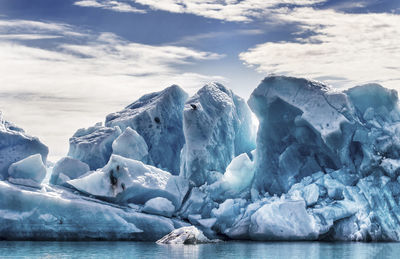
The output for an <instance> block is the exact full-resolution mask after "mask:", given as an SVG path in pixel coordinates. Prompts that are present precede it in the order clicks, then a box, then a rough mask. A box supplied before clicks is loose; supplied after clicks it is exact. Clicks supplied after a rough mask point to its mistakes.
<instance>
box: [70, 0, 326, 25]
mask: <svg viewBox="0 0 400 259" xmlns="http://www.w3.org/2000/svg"><path fill="white" fill-rule="evenodd" d="M325 1H327V0H268V1H265V0H242V1H239V0H131V2H134V3H136V4H139V5H141V6H142V7H144V6H145V7H148V8H150V9H153V10H161V11H167V12H172V13H189V14H194V15H198V16H202V17H206V18H212V19H218V20H223V21H231V22H249V21H252V20H254V19H257V18H260V17H265V16H266V15H267V14H269V13H270V11H271V9H274V8H276V7H279V6H282V5H288V6H310V5H313V4H316V3H321V2H325ZM75 5H79V6H85V7H97V8H103V9H109V10H114V11H121V10H119V9H120V8H116V6H117V5H118V6H124V7H125V8H127V9H126V10H128V8H133V10H132V11H133V12H144V10H143V9H142V8H141V9H139V8H138V7H133V6H131V5H130V4H128V3H127V2H126V1H122V0H114V1H110V0H81V1H77V2H75ZM125 8H122V10H124V9H125Z"/></svg>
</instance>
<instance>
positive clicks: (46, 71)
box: [0, 21, 224, 155]
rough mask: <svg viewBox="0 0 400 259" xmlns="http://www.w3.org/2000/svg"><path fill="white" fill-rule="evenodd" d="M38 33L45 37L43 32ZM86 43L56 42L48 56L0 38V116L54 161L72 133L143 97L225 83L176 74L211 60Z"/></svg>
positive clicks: (124, 44) (166, 49)
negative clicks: (30, 136)
mask: <svg viewBox="0 0 400 259" xmlns="http://www.w3.org/2000/svg"><path fill="white" fill-rule="evenodd" d="M21 22H23V21H18V22H16V25H19V24H21ZM26 22H28V21H26ZM0 24H4V21H3V23H2V22H0ZM27 24H32V23H29V22H28V23H27ZM34 24H35V23H34ZM7 26H9V27H10V28H11V27H12V25H11V24H8V25H7ZM48 26H49V28H59V27H58V26H60V25H59V24H48ZM0 27H1V26H0ZM38 27H40V28H41V29H40V33H44V30H42V29H43V27H45V26H43V24H42V23H40V24H38ZM61 27H62V26H61ZM69 28H70V29H71V30H72V29H73V28H71V27H69ZM36 29H38V28H36ZM36 29H35V28H32V31H35V30H36ZM51 30H52V29H51ZM27 35H29V34H27ZM34 35H35V33H33V34H32V35H31V36H32V37H34ZM24 37H25V36H24ZM86 37H87V38H85V39H86V41H87V43H85V44H81V45H77V44H71V43H68V41H66V42H64V43H57V42H60V40H57V42H54V44H58V45H57V46H56V47H55V48H52V49H41V48H37V47H33V46H30V45H27V44H26V42H24V41H22V42H19V41H11V40H10V39H8V40H4V39H1V37H0V60H1V62H0V71H1V76H0V86H1V88H0V110H1V111H3V112H4V115H5V117H6V119H9V120H11V121H14V122H15V123H17V124H18V125H19V126H21V127H23V128H24V129H26V130H27V131H28V132H29V133H31V134H33V135H37V136H39V137H40V138H41V139H43V140H44V142H45V143H46V144H47V145H49V146H50V149H51V152H52V154H53V155H54V154H56V155H62V154H65V153H66V151H67V145H68V138H69V137H70V136H71V135H72V134H73V133H74V131H75V130H76V129H78V128H80V127H87V126H90V125H92V124H93V123H95V122H97V121H103V120H104V116H105V115H107V114H108V113H110V112H114V111H117V110H120V109H122V108H123V107H124V106H126V105H128V104H129V103H131V102H133V101H134V100H136V99H137V98H138V97H140V96H141V95H143V94H145V93H149V92H152V91H158V90H161V89H163V88H165V87H167V86H169V85H171V84H178V85H181V86H182V87H184V88H185V89H186V90H188V91H189V92H191V93H193V92H194V91H195V89H196V88H198V87H200V86H202V85H203V84H204V83H205V82H208V81H214V80H220V81H221V80H222V81H224V78H220V77H218V76H209V75H204V74H197V73H187V72H184V71H183V69H181V68H180V67H181V66H190V65H191V64H193V63H196V62H201V61H206V60H213V59H218V58H221V56H220V55H218V54H215V53H210V52H202V51H196V50H194V49H191V48H186V47H175V46H151V45H146V44H139V43H133V42H129V41H126V40H124V39H121V38H119V37H117V36H116V35H114V34H111V33H102V34H87V35H86ZM81 39H82V38H81Z"/></svg>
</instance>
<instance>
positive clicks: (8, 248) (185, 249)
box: [0, 241, 400, 259]
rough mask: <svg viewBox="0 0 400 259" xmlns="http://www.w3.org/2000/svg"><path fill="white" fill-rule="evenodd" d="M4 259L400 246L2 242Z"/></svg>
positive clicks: (335, 254) (255, 254)
mask: <svg viewBox="0 0 400 259" xmlns="http://www.w3.org/2000/svg"><path fill="white" fill-rule="evenodd" d="M0 258H99V259H100V258H122V259H127V258H157V259H161V258H207V259H214V258H284V259H287V258H307V259H308V258H327V259H331V258H340V259H342V258H400V243H321V242H293V243H289V242H270V243H258V242H223V243H218V244H204V245H157V244H154V243H142V242H22V241H21V242H9V241H0Z"/></svg>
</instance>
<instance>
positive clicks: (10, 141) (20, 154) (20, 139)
mask: <svg viewBox="0 0 400 259" xmlns="http://www.w3.org/2000/svg"><path fill="white" fill-rule="evenodd" d="M48 153H49V149H48V148H47V146H45V145H44V144H43V143H42V142H40V140H39V139H38V138H36V137H32V136H29V135H27V134H26V133H25V131H24V130H23V129H21V128H19V127H17V126H16V125H14V124H13V123H11V122H8V121H6V120H4V119H3V115H2V113H1V112H0V180H4V179H6V178H7V177H8V168H9V166H10V165H11V164H12V163H15V162H17V161H20V160H22V159H24V158H26V157H28V156H31V155H34V154H40V155H41V157H42V161H43V163H46V160H47V154H48Z"/></svg>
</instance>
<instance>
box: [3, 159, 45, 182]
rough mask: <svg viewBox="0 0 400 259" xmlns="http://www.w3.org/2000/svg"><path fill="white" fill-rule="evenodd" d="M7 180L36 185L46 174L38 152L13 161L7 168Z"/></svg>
mask: <svg viewBox="0 0 400 259" xmlns="http://www.w3.org/2000/svg"><path fill="white" fill-rule="evenodd" d="M8 175H9V177H8V181H9V182H12V183H15V184H22V185H27V186H32V187H38V186H40V184H41V183H42V181H43V179H44V177H45V176H46V167H45V166H44V164H43V160H42V156H41V155H40V154H36V155H31V156H29V157H27V158H24V159H22V160H21V161H18V162H15V163H13V164H11V165H10V167H9V168H8Z"/></svg>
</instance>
